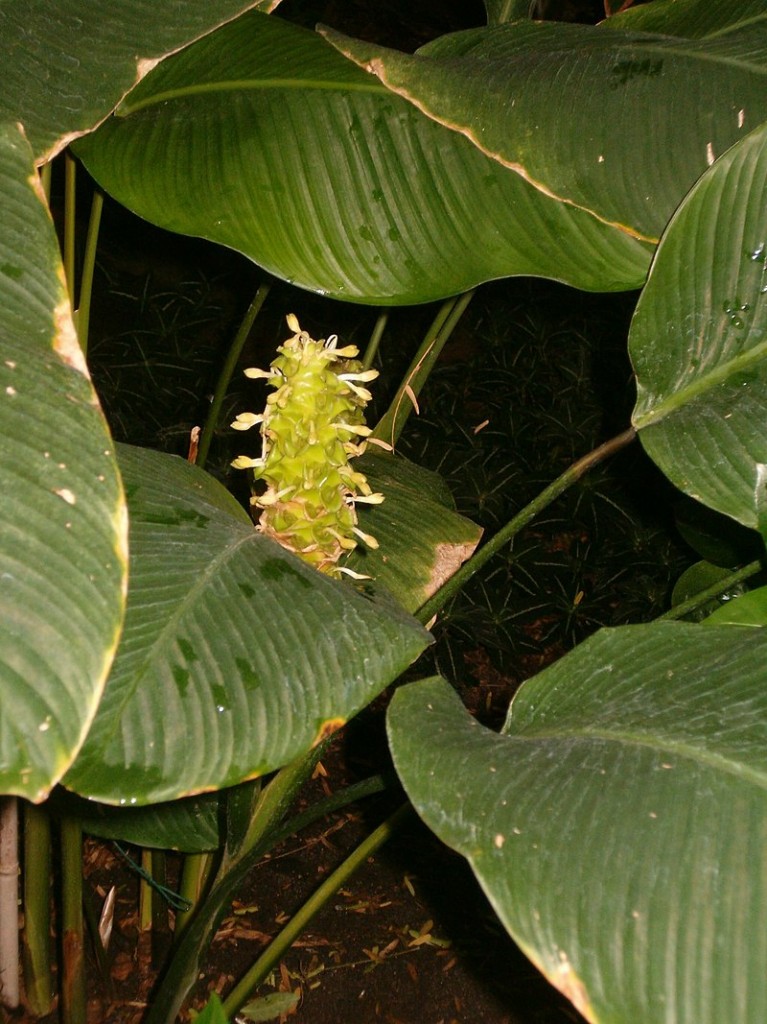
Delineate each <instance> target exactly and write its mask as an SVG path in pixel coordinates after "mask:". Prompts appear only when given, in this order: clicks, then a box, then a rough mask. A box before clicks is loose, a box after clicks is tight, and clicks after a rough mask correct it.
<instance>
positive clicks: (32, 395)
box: [0, 126, 127, 801]
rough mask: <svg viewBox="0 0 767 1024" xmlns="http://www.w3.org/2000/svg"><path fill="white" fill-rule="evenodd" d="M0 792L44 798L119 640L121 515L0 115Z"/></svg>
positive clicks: (37, 204)
mask: <svg viewBox="0 0 767 1024" xmlns="http://www.w3.org/2000/svg"><path fill="white" fill-rule="evenodd" d="M0 197H1V198H2V208H3V230H2V233H1V234H0V431H1V432H2V436H3V444H2V447H0V688H1V689H2V700H0V792H5V793H17V794H20V795H23V796H25V797H27V798H28V799H30V800H34V801H37V800H42V799H43V798H44V797H45V796H46V794H47V792H48V790H49V788H50V787H51V786H52V785H53V784H54V783H55V782H56V781H57V780H58V779H59V778H60V776H61V775H62V774H63V773H64V772H65V771H66V769H67V767H68V766H69V764H70V762H71V760H72V758H73V757H74V756H75V755H76V753H77V751H78V749H79V747H80V744H81V743H82V741H83V738H84V735H85V733H86V731H87V729H88V726H89V724H90V722H91V720H92V718H93V716H94V714H95V712H96V705H97V704H98V701H99V697H100V695H101V691H102V688H103V685H104V680H105V677H106V674H107V672H108V670H109V665H110V662H111V659H112V655H113V653H114V648H115V646H116V644H117V638H118V634H119V630H120V624H121V621H122V615H123V604H124V585H125V575H126V561H127V551H126V539H127V525H126V519H125V505H124V500H123V495H122V488H121V484H120V480H119V475H118V472H117V466H116V462H115V458H114V454H113V448H112V442H111V439H110V437H109V432H108V430H107V426H106V422H105V421H104V418H103V416H102V414H101V410H100V408H99V406H98V403H97V400H96V395H95V392H94V390H93V387H92V386H91V382H90V378H89V376H88V371H87V369H86V367H85V361H84V359H83V356H82V353H81V351H80V347H79V345H78V342H77V337H76V335H75V329H74V325H73V323H72V317H71V313H70V308H69V302H68V299H67V294H66V288H65V286H64V280H63V270H62V267H61V262H60V259H59V250H58V245H57V242H56V236H55V233H54V230H53V224H52V222H51V219H50V216H49V214H48V210H47V208H46V206H45V200H44V198H43V196H42V193H41V191H40V189H39V185H38V181H37V175H36V172H35V170H34V166H33V160H32V152H31V149H30V147H29V145H28V144H27V142H26V140H25V139H24V138H23V136H22V134H21V133H20V132H19V130H18V129H17V128H14V127H10V126H1V127H0Z"/></svg>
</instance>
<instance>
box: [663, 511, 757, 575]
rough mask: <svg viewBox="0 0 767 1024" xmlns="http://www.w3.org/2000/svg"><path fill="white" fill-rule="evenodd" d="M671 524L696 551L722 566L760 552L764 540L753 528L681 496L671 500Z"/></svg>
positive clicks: (747, 559)
mask: <svg viewBox="0 0 767 1024" xmlns="http://www.w3.org/2000/svg"><path fill="white" fill-rule="evenodd" d="M674 525H675V526H676V528H677V530H678V531H679V533H680V535H681V537H682V540H683V541H684V542H685V543H686V544H689V545H690V547H691V548H692V549H693V551H695V552H696V554H698V555H700V557H701V558H703V559H705V560H706V561H707V562H713V564H714V565H719V566H722V567H723V568H727V569H733V568H734V567H735V566H737V565H745V563H746V562H751V561H753V560H754V559H755V558H760V557H761V556H762V554H763V552H764V542H763V541H762V539H761V537H760V536H759V534H758V533H757V532H756V530H749V529H747V528H746V527H745V526H741V525H740V523H736V522H735V520H734V519H730V518H729V517H728V516H724V515H722V514H721V513H720V512H714V511H713V509H710V508H707V507H706V506H705V505H701V504H700V503H699V502H697V501H693V500H692V498H687V497H685V496H683V495H680V497H679V500H678V501H677V502H675V503H674Z"/></svg>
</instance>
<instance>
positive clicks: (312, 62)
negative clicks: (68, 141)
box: [76, 14, 650, 303]
mask: <svg viewBox="0 0 767 1024" xmlns="http://www.w3.org/2000/svg"><path fill="white" fill-rule="evenodd" d="M119 114H120V115H121V116H118V117H114V118H112V119H111V120H109V121H108V122H107V123H106V124H104V125H103V126H102V128H101V129H100V130H99V131H98V132H96V133H95V134H94V135H92V136H90V137H88V138H86V139H83V140H81V141H80V142H79V143H78V145H77V147H76V151H77V153H78V155H79V156H80V157H81V158H82V159H83V161H84V162H85V164H86V166H87V167H88V169H89V171H90V172H91V173H92V174H93V175H94V177H95V178H96V179H97V180H98V182H99V183H100V184H101V185H102V187H103V188H105V189H106V190H107V191H108V192H110V193H111V194H112V195H113V196H115V198H117V199H118V200H119V201H120V202H121V203H123V204H124V205H126V206H128V207H129V208H130V209H132V210H134V211H136V212H137V213H139V214H140V215H141V216H142V217H145V218H146V219H148V220H151V221H153V222H154V223H157V224H160V225H161V226H163V227H165V228H168V229H170V230H172V231H179V232H183V233H186V234H193V235H202V236H204V237H206V238H209V239H212V240H213V241H217V242H220V243H222V244H224V245H227V246H230V247H231V248H234V249H238V250H239V251H241V252H243V253H245V254H246V255H248V256H249V257H250V258H251V259H253V260H255V261H256V262H258V263H259V264H261V265H262V266H263V267H265V268H266V269H267V270H269V271H271V272H272V273H274V274H276V275H277V276H279V277H282V278H285V279H286V280H289V281H291V282H292V283H294V284H297V285H299V286H301V287H304V288H308V289H312V290H314V291H318V292H322V293H327V294H331V295H334V296H336V297H338V298H343V299H348V300H352V301H362V302H371V303H415V302H424V301H427V300H431V299H435V298H440V297H443V296H446V295H452V294H456V293H458V292H462V291H465V290H466V289H468V288H470V287H472V286H474V285H476V284H477V283H479V282H481V281H486V280H489V279H491V278H497V277H503V276H507V275H511V274H531V275H542V276H547V277H551V278H556V279H557V280H562V281H566V282H568V283H570V284H573V285H576V286H577V287H580V288H584V289H593V290H596V289H603V290H612V289H620V288H628V287H633V286H636V285H638V284H641V282H642V281H643V280H644V277H645V274H646V272H647V267H648V265H649V255H650V248H649V247H648V246H646V245H643V244H640V243H639V242H637V241H636V240H635V239H630V238H628V237H626V236H625V235H624V234H623V233H622V232H619V231H615V230H613V229H611V228H609V227H607V226H606V225H604V224H602V223H600V222H599V221H597V220H596V219H595V218H593V217H591V216H590V215H588V214H585V213H583V212H581V211H578V210H575V209H573V208H569V207H567V206H565V205H563V204H561V203H558V202H555V201H554V200H552V199H550V198H548V197H546V196H543V195H542V194H541V193H540V192H538V191H536V190H535V189H533V188H531V187H530V186H529V185H528V184H527V183H526V182H525V181H523V180H522V178H520V176H519V175H517V174H514V173H513V172H511V171H509V170H508V169H506V168H504V167H502V166H501V165H500V164H498V163H497V162H496V161H494V160H489V159H487V157H485V156H483V154H482V153H480V152H479V151H478V150H477V149H476V147H475V146H473V145H472V144H471V143H470V142H469V141H468V140H466V139H464V138H462V137H461V136H460V135H458V134H457V133H455V132H451V131H446V130H445V129H444V128H441V127H440V126H439V125H437V124H435V123H434V122H433V121H431V120H430V119H429V118H427V117H424V116H423V115H422V114H421V113H419V111H418V110H416V109H415V108H414V107H413V106H412V105H410V104H408V103H407V102H406V101H404V100H402V99H400V98H398V97H396V96H394V95H392V94H391V93H389V92H388V91H387V90H386V89H384V88H383V86H381V85H379V84H378V83H377V82H376V81H375V79H374V78H372V77H371V76H370V75H367V74H365V73H364V72H363V71H361V70H360V69H359V68H357V67H355V66H354V65H353V64H352V63H351V62H349V61H347V60H345V59H344V58H343V57H342V56H341V55H340V54H339V53H338V52H337V51H336V50H335V49H333V48H332V47H331V46H329V45H328V44H327V43H326V42H325V41H324V40H323V39H321V38H320V37H319V36H317V35H316V34H314V33H312V32H307V31H305V30H304V29H300V28H297V27H295V26H293V25H290V24H288V23H286V22H284V21H281V20H280V19H277V18H272V17H265V16H263V15H259V14H251V15H248V16H246V17H244V18H241V19H240V20H239V21H237V22H236V23H235V24H233V25H229V26H226V27H224V28H223V29H221V30H219V31H218V32H216V33H215V34H213V35H212V36H208V37H207V38H206V39H203V40H201V41H200V42H199V43H197V44H196V45H195V46H193V47H190V48H189V49H187V50H185V51H184V52H183V53H180V54H177V55H176V56H175V57H173V58H170V59H169V60H167V61H165V62H163V64H161V65H160V66H159V67H158V68H157V69H156V70H155V71H154V72H153V73H152V74H151V75H148V76H147V78H145V79H144V81H143V82H142V83H141V85H140V86H138V88H137V89H136V90H135V91H134V92H133V93H132V94H131V95H130V96H129V97H128V100H127V101H126V103H125V104H123V106H122V107H121V108H120V111H119ZM203 200H204V201H203Z"/></svg>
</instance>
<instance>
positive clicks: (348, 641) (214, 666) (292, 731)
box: [65, 447, 429, 806]
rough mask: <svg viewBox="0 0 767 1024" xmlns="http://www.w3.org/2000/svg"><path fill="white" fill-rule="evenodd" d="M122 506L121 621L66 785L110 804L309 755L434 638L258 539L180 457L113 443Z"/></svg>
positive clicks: (185, 790)
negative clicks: (125, 593)
mask: <svg viewBox="0 0 767 1024" xmlns="http://www.w3.org/2000/svg"><path fill="white" fill-rule="evenodd" d="M120 465H121V469H122V473H123V478H124V480H125V484H126V491H127V495H128V503H129V511H130V516H131V538H130V539H131V586H130V592H129V597H128V610H127V614H126V623H125V630H124V634H123V638H122V642H121V645H120V648H119V650H118V653H117V657H116V659H115V664H114V667H113V670H112V673H111V675H110V678H109V681H108V684H107V687H106V690H105V693H104V697H103V700H102V702H101V705H100V707H99V713H98V715H97V717H96V720H95V722H94V725H93V728H92V729H91V732H90V734H89V735H88V739H87V742H86V744H85V746H84V748H83V750H82V752H81V755H80V757H79V758H78V760H77V762H76V764H75V765H74V767H73V768H72V769H71V770H70V772H69V774H68V775H67V777H66V779H65V785H66V786H67V787H68V788H70V789H73V790H75V791H76V792H78V793H79V794H81V795H83V796H87V797H91V798H94V799H97V800H100V801H102V802H104V803H119V804H121V805H127V806H134V805H136V804H144V803H158V802H161V801H167V800H172V799H175V798H177V797H180V796H185V795H193V794H195V793H199V792H202V791H204V790H210V789H218V788H222V787H224V786H231V785H234V784H236V783H237V782H240V781H242V780H244V779H247V778H253V777H256V776H258V775H262V774H264V773H266V772H269V771H272V770H273V769H275V768H278V767H280V766H282V765H284V764H286V763H287V762H288V761H290V760H292V759H293V758H295V757H296V756H298V755H299V754H300V753H303V752H304V751H306V750H308V749H309V748H310V747H311V746H312V745H313V744H314V743H315V742H316V741H318V740H319V739H320V738H321V737H322V736H324V735H326V734H327V733H328V732H330V731H332V730H333V729H335V728H338V727H339V726H340V725H342V724H343V722H344V721H346V719H348V718H349V717H351V716H352V715H353V714H355V713H356V712H357V711H359V710H360V709H361V708H362V707H364V706H365V705H366V704H367V703H368V702H369V701H370V700H372V699H373V697H375V696H376V695H377V694H378V693H379V692H380V691H381V690H382V689H383V688H384V686H386V685H387V684H388V683H389V682H391V681H392V680H393V679H394V678H396V676H397V675H399V673H400V672H401V671H402V670H403V669H404V668H405V667H406V666H407V665H408V664H410V662H411V661H412V660H413V659H414V658H415V657H416V656H417V655H418V654H419V653H420V652H421V650H423V648H424V647H425V646H426V644H427V643H428V642H429V635H428V634H427V633H426V632H425V631H424V630H423V629H422V628H421V627H420V626H419V625H418V624H417V623H416V622H415V621H414V620H413V619H411V618H409V617H408V616H406V615H405V613H404V612H401V611H399V610H398V609H397V608H396V607H395V606H393V605H392V604H391V603H385V604H379V603H377V602H376V601H375V599H372V598H368V597H365V596H362V595H361V594H359V593H357V592H355V590H354V588H353V587H351V586H349V585H345V584H343V583H338V582H336V581H333V580H331V579H329V578H328V577H326V576H323V575H321V574H320V573H317V572H315V571H314V570H313V569H311V568H309V567H307V566H306V565H304V563H303V562H300V561H299V560H298V559H296V558H295V557H294V556H292V555H289V554H288V553H287V552H286V551H284V550H283V549H282V548H281V547H279V546H278V545H276V544H275V543H274V542H272V541H270V540H268V539H267V538H265V537H263V536H261V535H260V534H258V533H257V532H256V531H255V529H254V528H253V525H252V523H251V522H250V520H249V518H248V516H247V515H246V513H245V512H244V511H243V510H242V509H241V508H240V506H239V505H238V504H237V502H236V501H235V500H234V498H232V497H231V495H230V494H229V493H228V492H227V491H225V490H224V489H223V488H222V487H221V485H220V484H218V483H217V482H216V481H215V480H213V478H212V477H209V476H208V475H207V474H205V473H203V472H202V471H201V470H198V469H196V468H195V467H194V466H190V465H188V464H187V463H185V462H183V461H182V460H181V459H178V458H174V457H172V456H167V455H163V454H161V453H157V452H150V451H148V450H145V449H138V448H127V447H121V448H120Z"/></svg>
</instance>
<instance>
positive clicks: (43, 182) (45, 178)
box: [39, 160, 53, 206]
mask: <svg viewBox="0 0 767 1024" xmlns="http://www.w3.org/2000/svg"><path fill="white" fill-rule="evenodd" d="M52 168H53V164H52V163H51V161H50V160H49V161H48V163H47V164H43V166H42V167H41V168H40V172H39V173H40V186H41V188H42V190H43V195H44V196H45V201H46V202H47V203H48V205H49V206H50V203H51V170H52Z"/></svg>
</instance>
